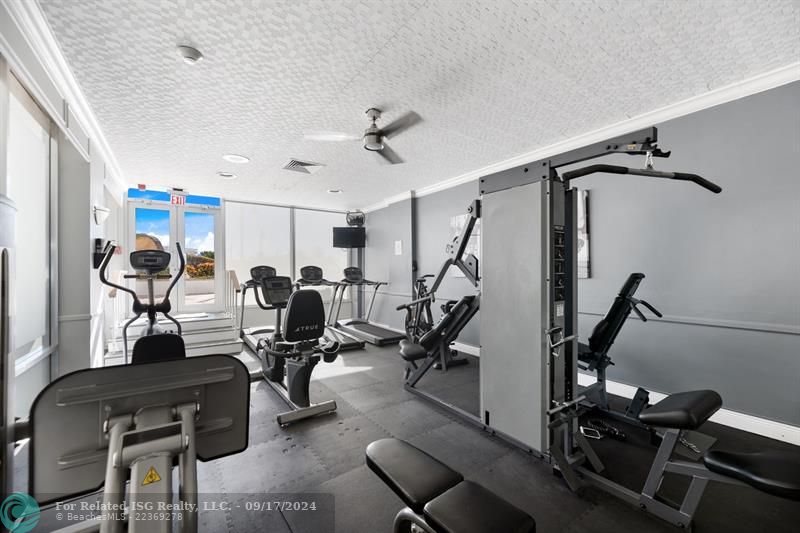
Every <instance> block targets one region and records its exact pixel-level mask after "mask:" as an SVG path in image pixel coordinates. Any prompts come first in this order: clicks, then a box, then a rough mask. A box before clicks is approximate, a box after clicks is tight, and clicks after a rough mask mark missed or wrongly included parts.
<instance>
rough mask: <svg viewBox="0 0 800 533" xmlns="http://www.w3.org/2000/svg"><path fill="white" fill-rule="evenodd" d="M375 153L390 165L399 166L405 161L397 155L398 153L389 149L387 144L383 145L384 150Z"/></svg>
mask: <svg viewBox="0 0 800 533" xmlns="http://www.w3.org/2000/svg"><path fill="white" fill-rule="evenodd" d="M375 153H376V154H378V155H379V156H381V157H382V158H383V159H385V160H386V161H388V162H389V163H391V164H392V165H399V164H400V163H403V162H404V161H403V159H402V158H401V157H400V156H399V155H397V152H395V151H394V150H392V149H391V148H389V145H388V144H386V143H383V149H382V150H378V151H377V152H375Z"/></svg>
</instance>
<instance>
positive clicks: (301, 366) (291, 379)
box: [256, 276, 339, 426]
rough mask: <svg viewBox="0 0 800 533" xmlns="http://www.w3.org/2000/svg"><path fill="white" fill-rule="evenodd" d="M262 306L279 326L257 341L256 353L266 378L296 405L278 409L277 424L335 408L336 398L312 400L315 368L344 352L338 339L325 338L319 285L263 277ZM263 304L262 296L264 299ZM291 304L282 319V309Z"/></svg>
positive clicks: (274, 277)
mask: <svg viewBox="0 0 800 533" xmlns="http://www.w3.org/2000/svg"><path fill="white" fill-rule="evenodd" d="M259 289H260V292H261V297H262V299H263V303H264V305H263V306H262V309H265V310H274V311H275V316H276V318H275V332H274V333H273V334H272V335H271V336H269V337H262V338H261V339H260V340H259V341H258V346H257V349H256V356H257V357H258V359H259V360H260V361H261V373H262V375H263V376H264V380H265V381H266V382H267V383H268V384H269V385H270V386H271V387H272V388H273V389H274V390H275V391H276V392H277V393H278V395H279V396H280V397H281V398H282V399H283V400H284V401H285V402H286V404H287V405H288V406H289V407H290V408H291V411H288V412H286V413H281V414H279V415H278V416H277V417H276V418H277V421H278V424H280V425H281V426H287V425H289V424H291V423H293V422H297V421H299V420H304V419H306V418H310V417H313V416H317V415H323V414H329V413H332V412H334V411H336V402H335V401H334V400H327V401H324V402H322V403H318V404H313V403H311V399H310V395H309V386H310V383H311V373H312V372H313V371H314V367H315V366H317V364H318V363H319V362H320V360H323V361H325V362H326V363H332V362H334V361H335V360H336V358H337V357H338V355H339V343H338V342H335V341H333V342H327V343H326V344H321V343H320V339H321V338H323V337H324V335H325V307H324V304H323V303H322V297H321V296H320V294H319V293H318V292H317V291H311V290H303V291H296V292H292V280H291V279H290V278H289V277H288V276H272V277H265V278H261V280H260V285H259ZM259 305H260V306H261V305H262V302H259ZM284 309H285V310H286V315H285V317H284V320H283V323H281V314H282V311H283V310H284Z"/></svg>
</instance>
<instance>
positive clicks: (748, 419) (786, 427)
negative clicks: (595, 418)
mask: <svg viewBox="0 0 800 533" xmlns="http://www.w3.org/2000/svg"><path fill="white" fill-rule="evenodd" d="M595 381H596V379H595V377H594V376H592V375H588V374H581V373H578V384H579V385H581V386H583V387H587V386H589V385H591V384H592V383H594V382H595ZM606 390H607V391H608V392H609V393H610V394H614V395H616V396H621V397H623V398H628V399H631V398H633V395H634V394H636V387H634V386H632V385H627V384H625V383H619V382H616V381H610V380H606ZM649 392H650V402H651V403H655V402H658V401H660V400H662V399H664V398H665V397H666V396H667V395H666V394H664V393H661V392H655V391H649ZM710 420H711V421H712V422H716V423H717V424H722V425H723V426H728V427H732V428H735V429H741V430H742V431H747V432H749V433H755V434H756V435H761V436H762V437H768V438H770V439H775V440H779V441H783V442H788V443H789V444H795V445H798V446H800V427H798V426H792V425H790V424H784V423H782V422H776V421H774V420H767V419H766V418H759V417H757V416H753V415H748V414H746V413H739V412H737V411H731V410H729V409H720V410H719V411H717V412H716V413H715V414H714V416H712V417H711V419H710Z"/></svg>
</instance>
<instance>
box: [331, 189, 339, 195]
mask: <svg viewBox="0 0 800 533" xmlns="http://www.w3.org/2000/svg"><path fill="white" fill-rule="evenodd" d="M341 192H342V190H341V189H328V193H329V194H340V193H341Z"/></svg>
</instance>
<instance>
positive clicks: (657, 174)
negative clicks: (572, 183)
mask: <svg viewBox="0 0 800 533" xmlns="http://www.w3.org/2000/svg"><path fill="white" fill-rule="evenodd" d="M597 172H605V173H607V174H631V175H634V176H648V177H651V178H667V179H672V180H680V181H691V182H693V183H696V184H697V185H699V186H701V187H703V188H704V189H707V190H709V191H711V192H713V193H714V194H719V193H720V192H722V187H720V186H719V185H717V184H716V183H714V182H712V181H709V180H707V179H705V178H704V177H702V176H698V175H697V174H688V173H685V172H662V171H660V170H652V169H648V168H629V167H622V166H618V165H604V164H599V165H589V166H588V167H583V168H579V169H576V170H571V171H569V172H564V173H563V174H562V175H561V177H562V179H563V180H564V181H569V180H573V179H576V178H580V177H582V176H587V175H589V174H595V173H597Z"/></svg>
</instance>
